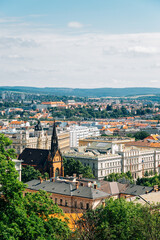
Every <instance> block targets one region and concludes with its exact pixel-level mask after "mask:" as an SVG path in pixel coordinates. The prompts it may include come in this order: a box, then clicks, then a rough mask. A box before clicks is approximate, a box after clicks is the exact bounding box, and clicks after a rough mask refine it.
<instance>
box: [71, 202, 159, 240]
mask: <svg viewBox="0 0 160 240" xmlns="http://www.w3.org/2000/svg"><path fill="white" fill-rule="evenodd" d="M74 238H75V239H76V238H77V239H87V240H97V239H99V240H114V239H115V240H117V239H118V240H131V239H132V240H150V239H152V240H159V239H160V213H159V208H158V209H156V207H153V208H152V210H151V209H150V208H149V207H147V206H143V205H141V204H135V203H133V202H127V201H126V200H124V199H122V198H121V199H116V200H113V199H109V200H107V201H106V207H104V208H103V207H101V208H99V209H96V210H89V211H88V212H86V213H84V214H83V217H82V219H81V220H80V221H79V227H78V230H77V231H76V233H75V236H74Z"/></svg>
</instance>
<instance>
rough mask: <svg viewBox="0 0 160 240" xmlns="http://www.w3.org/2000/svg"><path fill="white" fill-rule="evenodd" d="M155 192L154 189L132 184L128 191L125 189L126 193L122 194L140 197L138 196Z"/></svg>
mask: <svg viewBox="0 0 160 240" xmlns="http://www.w3.org/2000/svg"><path fill="white" fill-rule="evenodd" d="M152 191H153V187H147V186H140V185H134V184H131V185H129V186H128V187H127V189H125V190H124V191H122V193H124V194H128V195H134V196H138V195H143V194H145V193H146V192H148V193H149V192H152Z"/></svg>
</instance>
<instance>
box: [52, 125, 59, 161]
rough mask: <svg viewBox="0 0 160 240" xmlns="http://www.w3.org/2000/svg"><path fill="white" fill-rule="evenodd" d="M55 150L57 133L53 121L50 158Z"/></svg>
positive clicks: (56, 147)
mask: <svg viewBox="0 0 160 240" xmlns="http://www.w3.org/2000/svg"><path fill="white" fill-rule="evenodd" d="M57 150H58V138H57V133H56V123H55V121H54V124H53V132H52V139H51V156H52V158H53V157H54V155H55V153H56V151H57Z"/></svg>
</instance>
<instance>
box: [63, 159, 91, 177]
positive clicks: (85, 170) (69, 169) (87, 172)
mask: <svg viewBox="0 0 160 240" xmlns="http://www.w3.org/2000/svg"><path fill="white" fill-rule="evenodd" d="M63 165H64V174H65V176H66V175H69V176H72V175H73V174H74V173H76V174H77V176H79V174H82V175H83V177H86V178H94V175H93V173H92V169H91V168H90V166H84V165H83V164H82V163H81V162H80V161H79V160H75V159H73V158H70V159H66V158H64V159H63Z"/></svg>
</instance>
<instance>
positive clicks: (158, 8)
mask: <svg viewBox="0 0 160 240" xmlns="http://www.w3.org/2000/svg"><path fill="white" fill-rule="evenodd" d="M159 12H160V1H159V0H134V1H131V0H80V1H79V0H0V15H1V17H24V18H25V20H26V21H29V22H31V21H33V22H35V23H39V24H41V23H45V24H51V25H53V26H54V27H55V28H65V27H66V26H67V23H68V22H70V21H76V22H81V23H82V24H84V25H86V26H88V27H90V29H92V30H95V31H104V32H106V33H138V32H159V31H160V24H159V22H160V14H159ZM31 15H33V17H32V16H31ZM36 15H37V17H36ZM34 16H35V17H34ZM33 18H34V19H33Z"/></svg>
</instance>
